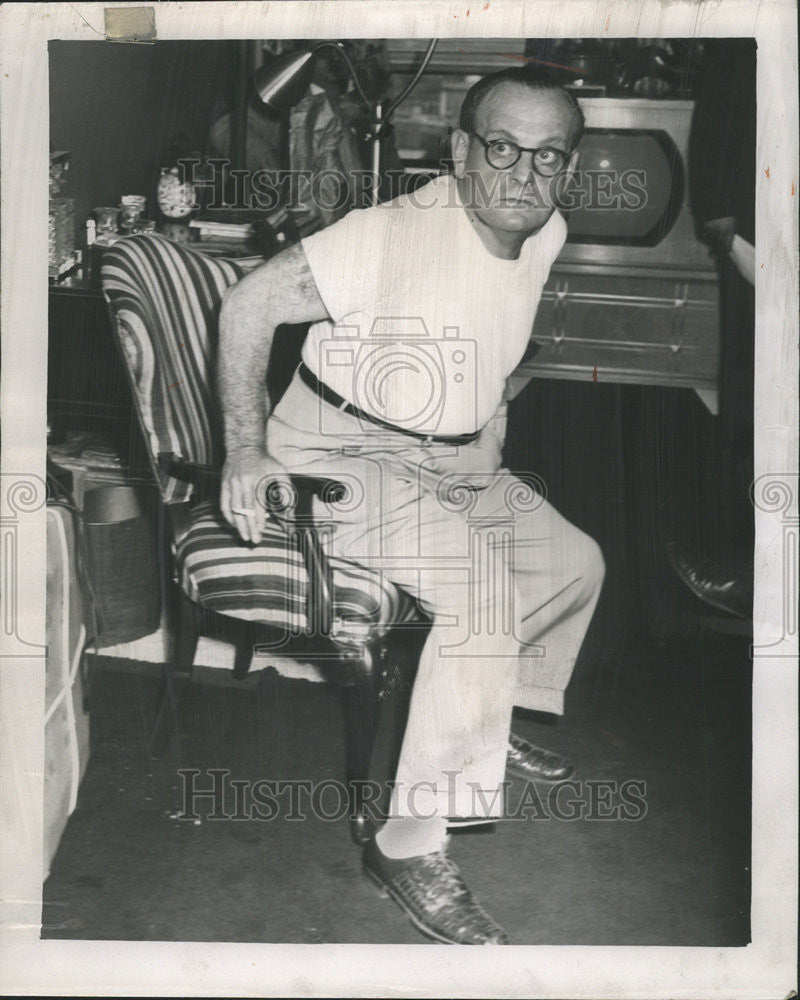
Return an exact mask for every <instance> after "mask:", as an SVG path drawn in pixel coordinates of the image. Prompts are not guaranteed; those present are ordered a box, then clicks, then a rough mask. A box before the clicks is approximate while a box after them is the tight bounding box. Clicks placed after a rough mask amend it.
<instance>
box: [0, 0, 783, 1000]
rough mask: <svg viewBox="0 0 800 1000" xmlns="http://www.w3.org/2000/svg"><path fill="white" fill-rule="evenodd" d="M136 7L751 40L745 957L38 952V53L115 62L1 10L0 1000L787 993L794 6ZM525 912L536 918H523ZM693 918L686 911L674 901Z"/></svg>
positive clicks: (376, 27) (144, 945) (339, 948)
mask: <svg viewBox="0 0 800 1000" xmlns="http://www.w3.org/2000/svg"><path fill="white" fill-rule="evenodd" d="M108 6H109V7H113V8H124V7H126V6H128V5H124V4H114V5H108ZM150 9H153V11H154V20H155V30H156V34H157V37H158V38H159V39H162V40H164V39H204V38H209V39H237V38H298V37H302V38H313V37H318V36H319V37H367V38H379V37H380V38H384V37H392V36H393V37H414V36H420V37H433V36H438V37H470V36H477V37H480V36H485V37H537V36H539V37H559V38H568V37H615V36H616V37H630V36H641V37H650V36H653V37H655V36H659V37H670V36H673V37H692V36H694V37H715V36H720V37H731V36H755V37H756V40H757V44H758V54H757V60H758V78H757V103H758V138H757V149H756V162H757V186H756V253H757V258H756V264H757V268H756V330H755V358H756V371H755V422H756V440H755V495H754V501H755V515H756V550H755V620H754V650H753V652H754V682H753V683H754V690H753V750H754V752H753V816H754V823H753V837H752V845H753V859H752V877H753V884H752V913H751V920H752V924H751V925H752V943H751V944H750V945H749V946H747V947H744V948H702V947H695V948H670V947H605V946H604V947H584V946H581V947H578V946H562V947H540V946H517V947H513V946H512V947H507V948H504V949H502V950H501V951H491V952H489V953H487V952H486V951H485V950H481V949H466V950H465V949H453V948H445V947H443V946H438V945H420V946H418V945H402V946H401V945H393V946H383V945H324V944H323V945H299V944H298V945H285V944H283V945H270V944H261V945H250V944H248V945H244V944H222V943H201V942H178V943H166V942H138V941H120V942H91V941H63V940H58V941H56V940H41V939H40V937H39V929H40V920H41V895H42V772H43V760H44V727H43V717H44V658H43V655H42V654H43V649H44V635H45V611H44V603H45V601H44V597H45V544H44V540H45V510H44V492H43V487H44V462H45V441H46V391H47V377H46V358H47V295H46V289H47V201H48V135H49V128H48V121H49V109H48V104H49V95H48V59H47V43H48V41H49V40H50V39H56V38H59V39H71V40H85V41H87V42H89V41H93V42H95V43H97V44H112V43H111V42H105V41H104V32H105V21H104V7H103V5H101V4H97V3H83V4H81V3H76V4H67V3H47V4H4V5H3V6H2V9H1V10H0V19H1V24H2V34H1V35H0V88H1V89H0V114H1V115H2V119H1V122H0V152H1V153H2V171H1V176H2V212H1V214H0V219H1V220H2V243H1V245H0V246H1V248H2V275H1V276H2V314H1V315H2V334H3V370H2V385H1V389H2V396H1V397H0V416H1V417H2V422H1V424H0V426H2V431H3V439H2V445H3V448H2V480H0V486H1V487H2V489H1V490H0V504H2V507H1V508H0V531H2V543H3V547H2V552H3V554H4V556H5V557H6V559H7V568H6V571H5V578H4V583H5V584H6V588H5V589H6V598H5V603H4V605H3V614H4V615H5V618H4V620H3V622H2V623H0V624H1V625H2V629H1V630H0V631H1V632H2V642H3V647H2V653H0V670H1V671H2V675H1V676H0V721H1V722H2V723H3V725H2V727H0V733H1V734H2V735H0V741H1V742H0V766H1V767H2V770H1V771H0V815H1V816H2V819H0V823H2V827H1V828H0V832H1V834H2V839H1V840H0V878H2V890H3V891H2V899H3V902H2V903H0V906H1V907H2V909H0V982H1V983H2V986H3V988H4V990H5V991H7V992H8V993H14V992H16V993H20V994H37V993H57V994H60V995H62V996H63V995H71V994H76V993H86V994H102V995H106V996H115V995H124V994H130V993H138V994H140V995H170V996H172V995H175V996H179V995H210V994H222V995H233V996H236V995H260V996H287V995H288V996H311V995H327V996H411V995H417V994H421V995H425V996H448V997H461V996H464V997H481V996H495V997H497V996H502V997H518V996H525V997H595V996H596V997H612V996H613V997H617V996H619V997H648V998H655V997H676V998H677V997H687V998H690V997H691V998H694V997H697V998H705V997H758V998H761V1000H764V998H771V997H783V996H786V995H787V994H788V993H789V992H790V991H791V990H792V989H795V988H796V986H797V978H796V945H797V909H796V906H797V669H796V668H797V664H796V657H797V632H796V630H797V624H796V623H797V618H796V610H795V618H794V625H793V626H792V624H791V621H789V620H788V619H787V606H788V605H787V602H788V601H790V600H791V599H792V598H791V595H792V594H794V591H793V590H792V586H793V584H792V579H791V577H790V574H791V573H792V563H791V559H792V558H793V559H794V567H795V568H796V567H797V536H798V529H797V523H798V522H797V504H798V496H797V494H798V486H797V464H796V462H797V445H798V434H797V427H798V409H797V384H798V383H797V375H798V367H797V361H798V359H797V328H798V248H797V220H798V211H797V203H798V196H797V187H798V177H797V173H796V170H797V155H798V109H797V24H796V8H795V4H794V3H793V2H788V0H773V2H771V3H767V4H764V3H757V2H752V0H704V2H694V3H691V2H686V3H681V2H668V0H664V2H663V3H662V2H656V0H647V2H644V3H642V2H639V0H621V2H620V0H614V2H605V0H603V2H600V0H537V2H536V3H535V4H533V3H525V2H522V0H490V2H486V0H482V2H481V3H478V4H476V5H474V7H471V6H470V4H469V2H467V3H466V4H452V3H447V2H433V3H432V2H425V0H392V2H391V3H383V4H380V3H378V2H377V0H375V2H373V0H283V2H280V3H278V2H272V3H252V2H242V3H169V4H156V5H155V7H154V8H150ZM792 532H793V534H792ZM787 538H788V539H789V541H788V548H787ZM792 538H793V541H792ZM792 545H794V549H792V548H791V546H792ZM792 552H793V553H794V555H793V557H792ZM9 554H12V555H13V556H14V559H13V562H8V559H9ZM8 567H11V568H10V569H9V568H8ZM9 592H11V596H12V597H14V598H17V599H18V602H17V604H16V605H15V604H14V601H13V600H9ZM787 595H789V597H788V598H787ZM789 613H791V607H790V606H789ZM9 616H11V618H9ZM12 619H13V620H12ZM792 627H793V628H794V632H793V633H792V632H791V628H792ZM532 905H533V906H535V905H536V900H535V899H533V900H532ZM686 905H687V906H691V901H690V900H689V899H688V898H687V902H686ZM423 948H425V949H426V950H422V949H423Z"/></svg>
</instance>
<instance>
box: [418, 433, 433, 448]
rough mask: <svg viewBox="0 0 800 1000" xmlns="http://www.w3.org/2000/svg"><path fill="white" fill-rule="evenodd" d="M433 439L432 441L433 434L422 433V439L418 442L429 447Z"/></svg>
mask: <svg viewBox="0 0 800 1000" xmlns="http://www.w3.org/2000/svg"><path fill="white" fill-rule="evenodd" d="M433 441H434V435H433V434H425V435H423V437H422V441H421V442H420V444H422V446H423V447H424V448H430V446H431V445H432V444H433Z"/></svg>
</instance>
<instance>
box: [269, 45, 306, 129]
mask: <svg viewBox="0 0 800 1000" xmlns="http://www.w3.org/2000/svg"><path fill="white" fill-rule="evenodd" d="M313 54H314V53H313V51H311V50H305V51H299V52H298V51H295V52H284V53H283V54H282V55H279V56H276V57H275V58H274V59H272V60H270V62H268V63H266V64H265V65H264V66H262V67H261V68H260V69H259V70H258V72H257V73H256V91H257V93H258V96H259V97H260V98H261V100H262V101H263V102H264V104H268V105H269V106H270V107H271V108H272V109H273V110H274V111H277V112H278V113H279V114H282V115H288V114H289V112H290V111H291V109H292V108H293V107H294V105H295V104H297V103H298V102H299V101H300V100H302V98H303V97H304V96H305V93H306V91H307V90H308V86H309V84H310V83H311V76H312V74H313V71H314V67H313V58H312V57H313Z"/></svg>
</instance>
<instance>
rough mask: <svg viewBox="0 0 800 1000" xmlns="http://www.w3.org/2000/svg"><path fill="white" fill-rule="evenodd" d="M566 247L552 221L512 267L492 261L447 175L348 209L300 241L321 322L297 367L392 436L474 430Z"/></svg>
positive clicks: (562, 228)
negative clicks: (388, 427) (392, 430)
mask: <svg viewBox="0 0 800 1000" xmlns="http://www.w3.org/2000/svg"><path fill="white" fill-rule="evenodd" d="M565 239H566V223H565V222H564V219H563V218H562V216H561V215H560V214H559V213H558V212H554V213H553V215H552V216H551V217H550V219H549V220H548V221H547V223H546V224H545V225H544V226H543V227H542V228H541V229H540V230H539V231H538V232H537V233H535V234H534V235H533V236H531V237H529V238H528V239H527V240H526V241H525V243H524V244H523V246H522V250H521V253H520V256H519V257H518V258H517V259H516V260H504V259H501V258H499V257H495V256H494V255H492V254H491V253H489V251H488V250H487V249H486V247H485V246H484V245H483V242H482V241H481V239H480V237H479V236H478V234H477V232H476V231H475V230H474V228H473V227H472V224H471V223H470V221H469V219H468V217H467V214H466V212H465V210H464V207H463V205H462V204H461V202H460V200H459V198H458V194H457V189H456V183H455V179H454V178H453V177H451V176H445V177H438V178H436V179H435V180H433V181H431V182H430V183H429V184H426V185H425V186H424V187H422V188H419V189H417V190H416V191H414V192H412V193H409V194H406V195H403V196H401V197H400V198H396V199H394V201H391V202H387V203H385V204H383V205H379V206H377V207H375V208H367V209H361V210H357V211H354V212H351V213H350V214H349V215H347V216H345V217H344V218H343V219H341V220H340V221H339V222H337V223H335V224H334V225H332V226H330V227H329V228H328V229H323V230H321V231H320V232H317V233H314V234H313V235H311V236H308V237H306V238H305V239H304V240H303V241H302V244H303V249H304V250H305V253H306V257H307V258H308V262H309V266H310V268H311V273H312V275H313V276H314V280H315V282H316V285H317V288H318V289H319V293H320V296H321V297H322V301H323V302H324V303H325V306H326V308H327V310H328V313H329V315H330V317H331V319H332V322H328V321H325V322H322V323H315V324H314V325H313V326H312V327H311V329H310V330H309V333H308V337H307V338H306V341H305V344H304V345H303V354H302V356H303V360H304V362H305V363H306V365H307V366H308V367H309V368H310V369H311V370H312V371H313V372H314V374H315V375H316V376H317V377H318V378H319V379H321V380H322V381H323V382H325V383H326V384H327V385H329V386H330V387H331V388H332V389H334V390H335V391H336V392H337V393H339V395H340V396H343V397H344V398H345V399H347V400H348V401H350V402H351V403H354V404H355V405H356V406H358V407H360V408H361V409H362V410H365V411H366V412H367V413H370V414H372V415H373V416H376V417H379V418H380V419H382V420H386V421H389V422H390V423H393V424H396V425H397V426H399V427H402V428H406V429H410V430H415V431H418V432H420V433H426V434H438V435H448V436H450V435H457V434H466V433H470V432H472V431H476V430H478V429H480V428H481V427H483V426H484V424H486V422H487V421H488V420H490V419H491V417H492V416H493V415H494V414H495V412H496V411H497V409H498V407H499V406H500V403H501V400H502V395H503V389H504V385H505V380H506V378H507V376H508V375H510V373H511V372H512V371H513V370H514V369H515V368H516V366H517V364H518V363H519V361H520V359H521V358H522V355H523V353H524V351H525V348H526V347H527V345H528V341H529V340H530V336H531V331H532V329H533V320H534V317H535V315H536V309H537V307H538V305H539V299H540V297H541V294H542V287H543V285H544V283H545V281H546V280H547V276H548V274H549V272H550V266H551V264H552V263H553V261H554V260H555V258H556V257H557V256H558V253H559V251H560V250H561V247H562V246H563V244H564V240H565Z"/></svg>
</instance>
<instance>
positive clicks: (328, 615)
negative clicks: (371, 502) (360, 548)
mask: <svg viewBox="0 0 800 1000" xmlns="http://www.w3.org/2000/svg"><path fill="white" fill-rule="evenodd" d="M158 467H159V471H161V472H162V473H167V474H168V475H170V476H173V477H174V478H175V479H180V480H181V481H182V482H187V483H192V484H193V485H194V486H195V488H196V490H197V492H198V494H199V495H200V496H201V497H202V498H203V499H214V500H216V499H218V497H219V489H220V480H221V475H222V474H221V471H220V469H218V468H216V467H214V466H211V465H199V464H198V463H197V462H190V461H188V460H187V459H184V458H180V457H178V456H177V455H173V454H169V453H162V454H160V455H159V456H158ZM290 478H291V481H292V485H293V487H294V490H295V493H296V505H295V511H294V518H293V523H292V525H291V527H290V529H289V534H290V535H291V536H292V537H293V538H294V540H295V542H296V544H297V547H298V549H299V550H300V554H301V556H302V558H303V563H304V565H305V568H306V572H307V573H308V584H309V589H308V602H307V606H306V616H307V619H308V624H309V628H310V630H311V632H312V634H314V635H330V632H331V628H332V626H333V572H332V570H331V567H330V564H329V562H328V559H327V556H326V555H325V553H324V551H323V549H322V542H321V540H320V536H319V532H318V531H317V528H316V526H315V525H314V519H313V516H312V513H311V511H312V501H313V498H314V497H315V496H318V497H320V499H322V500H323V501H324V502H326V503H332V502H335V501H337V500H341V499H342V498H343V497H344V496H345V495H346V493H347V488H346V487H345V486H344V484H343V483H340V482H339V481H338V480H336V479H328V478H325V477H322V476H304V475H296V476H295V475H292V476H290ZM187 509H188V504H174V505H170V518H171V520H172V522H173V531H174V532H175V534H176V537H179V535H180V534H181V533H182V531H181V529H182V528H183V527H184V525H185V523H186V521H185V519H186V517H187V516H188V514H187ZM276 513H280V511H276Z"/></svg>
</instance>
